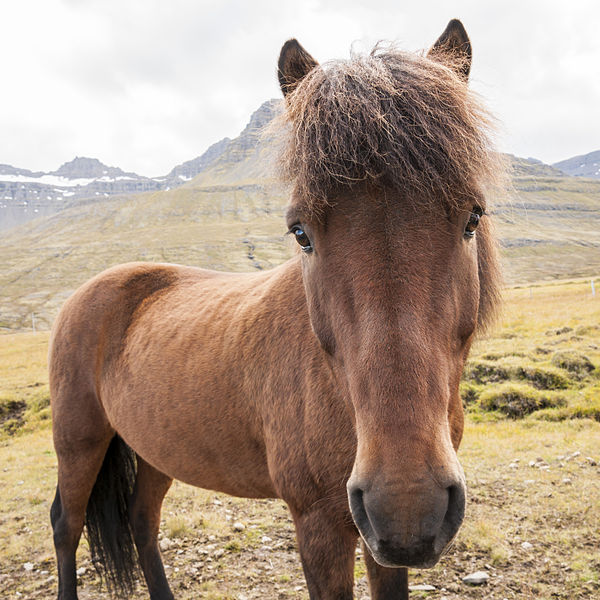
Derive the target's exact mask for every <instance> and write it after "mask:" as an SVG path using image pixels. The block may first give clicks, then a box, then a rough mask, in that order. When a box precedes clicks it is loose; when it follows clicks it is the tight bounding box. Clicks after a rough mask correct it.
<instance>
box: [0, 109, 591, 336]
mask: <svg viewBox="0 0 600 600" xmlns="http://www.w3.org/2000/svg"><path fill="white" fill-rule="evenodd" d="M279 106H280V103H279V102H277V101H270V102H267V103H265V104H264V105H263V106H262V107H261V108H260V109H259V110H258V111H257V112H256V113H255V114H254V115H253V116H252V118H251V120H250V123H249V124H248V126H247V127H246V128H245V129H244V131H243V132H242V133H241V134H240V136H238V137H237V138H235V139H233V140H222V142H219V143H218V144H217V145H215V146H214V147H211V148H212V150H211V149H209V150H208V151H207V153H206V154H207V156H205V158H204V159H202V157H199V159H195V161H196V162H195V165H188V166H189V169H190V170H188V171H185V169H186V168H188V167H186V166H184V165H185V163H184V165H181V170H179V171H178V170H176V169H174V170H173V171H172V174H173V176H174V177H178V178H180V179H181V180H182V181H183V179H182V178H181V177H179V176H180V175H183V177H188V176H191V175H186V174H185V173H193V172H194V169H195V168H200V171H199V172H198V174H197V175H196V176H195V177H194V178H193V179H192V180H190V181H187V182H186V183H184V184H183V185H181V186H180V187H177V188H175V189H170V190H164V191H156V192H147V193H141V194H123V195H117V196H113V197H102V198H91V199H90V198H88V199H80V200H73V201H72V202H71V203H70V205H69V206H68V208H66V209H64V210H62V211H61V212H58V213H55V214H52V215H49V216H47V217H42V218H38V219H36V220H34V221H31V222H28V223H26V224H24V225H21V226H19V227H16V228H13V229H10V230H8V231H6V232H5V234H4V235H3V236H1V237H0V255H1V256H2V257H3V269H2V270H1V271H0V329H23V328H27V327H31V322H32V313H33V314H35V321H36V323H37V326H38V327H42V328H45V327H49V326H50V324H51V322H52V320H53V318H54V316H55V315H56V313H57V311H58V309H59V307H60V305H61V304H62V302H63V301H64V299H65V298H66V297H67V296H68V295H69V294H70V293H71V292H72V291H73V290H74V289H75V288H76V287H77V286H79V285H80V284H81V283H83V282H84V281H85V280H86V279H88V278H89V277H91V276H92V275H94V274H95V273H97V272H99V271H101V270H103V269H105V268H107V267H109V266H111V265H113V264H117V263H120V262H126V261H132V260H151V261H167V262H178V263H186V264H195V265H198V266H204V267H208V268H214V269H220V270H234V271H246V270H252V269H262V268H269V267H271V266H274V265H276V264H279V263H281V262H282V261H283V260H285V259H286V258H287V257H288V256H290V255H291V253H292V252H293V251H294V248H293V244H292V243H291V242H290V243H286V242H285V241H284V235H283V234H284V232H285V222H284V210H285V206H286V204H287V200H288V191H287V190H286V189H285V188H284V187H283V186H282V185H281V184H279V183H278V182H277V180H276V178H275V177H274V172H275V168H274V161H275V155H276V148H275V145H274V142H273V140H272V139H270V138H269V137H266V136H265V135H264V132H263V131H262V128H263V126H264V125H265V124H267V123H268V122H270V120H271V119H272V117H273V115H274V114H276V112H277V110H279ZM190 162H194V161H190ZM511 164H512V168H513V184H512V191H511V192H510V194H507V196H506V197H501V198H497V199H496V202H495V206H494V208H493V213H494V215H495V220H496V222H497V225H498V230H499V235H500V239H501V242H502V246H503V248H502V253H503V258H504V266H505V272H506V279H507V282H508V283H521V284H525V283H528V282H535V281H539V280H543V279H554V278H565V277H582V276H592V275H597V274H598V273H599V272H600V180H597V179H583V178H579V177H577V178H575V177H568V176H564V175H562V174H561V172H560V171H558V170H557V169H556V168H554V167H551V166H549V165H544V164H543V163H540V162H539V161H535V160H532V159H522V158H517V157H512V158H511Z"/></svg>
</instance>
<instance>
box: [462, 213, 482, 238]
mask: <svg viewBox="0 0 600 600" xmlns="http://www.w3.org/2000/svg"><path fill="white" fill-rule="evenodd" d="M482 216H483V210H482V209H481V207H479V206H475V207H473V210H472V211H471V214H470V215H469V220H468V221H467V225H466V226H465V237H467V238H472V237H473V236H474V235H475V230H476V229H477V226H478V225H479V221H481V217H482Z"/></svg>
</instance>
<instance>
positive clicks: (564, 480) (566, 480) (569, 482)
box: [562, 477, 573, 485]
mask: <svg viewBox="0 0 600 600" xmlns="http://www.w3.org/2000/svg"><path fill="white" fill-rule="evenodd" d="M562 482H563V483H564V484H565V485H571V484H572V483H573V481H572V480H571V479H569V478H568V477H565V478H564V479H563V480H562Z"/></svg>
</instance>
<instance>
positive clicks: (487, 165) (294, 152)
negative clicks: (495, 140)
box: [282, 46, 501, 212]
mask: <svg viewBox="0 0 600 600" xmlns="http://www.w3.org/2000/svg"><path fill="white" fill-rule="evenodd" d="M443 60H445V61H446V62H445V63H444V62H440V61H443ZM449 61H450V58H449V57H446V58H445V57H443V56H442V57H436V60H435V61H434V60H431V59H429V58H426V57H425V56H421V55H418V54H411V53H407V52H401V51H398V50H395V49H382V48H381V47H379V46H378V47H376V48H375V49H374V50H373V51H372V52H371V53H370V54H368V55H366V56H353V57H352V58H351V59H350V60H346V61H342V60H339V61H331V62H328V63H325V64H323V65H319V66H317V67H316V68H314V69H313V70H312V71H311V72H310V73H309V74H308V75H307V76H306V77H304V78H303V79H302V80H301V81H300V82H299V84H298V85H297V87H296V89H295V90H294V91H293V92H292V93H290V94H289V95H288V96H287V98H286V100H287V110H286V111H285V113H284V115H283V118H284V120H285V121H286V122H287V124H288V125H289V126H290V128H291V131H290V132H289V137H288V143H287V147H286V149H285V151H284V153H283V156H282V167H283V169H282V170H283V176H284V178H285V179H287V180H288V181H290V182H291V183H293V185H294V188H295V192H296V193H295V194H294V195H295V197H296V198H300V199H302V200H301V201H302V203H306V204H307V208H308V209H310V210H315V211H317V212H319V210H320V208H322V206H320V205H322V204H323V203H327V201H328V199H331V198H332V197H333V196H336V195H338V194H339V193H340V192H343V188H347V187H349V186H353V185H355V184H357V183H365V184H374V185H375V186H377V187H385V188H388V189H395V190H399V191H401V192H402V193H403V194H404V195H405V196H407V197H410V198H412V199H415V200H416V199H420V200H426V201H435V202H440V201H441V202H444V203H445V204H446V205H456V204H459V205H462V204H463V203H465V202H472V201H473V200H476V201H479V202H481V199H482V197H483V198H485V196H486V190H487V188H489V187H490V185H493V184H494V183H495V182H496V180H497V175H498V173H500V172H501V169H499V168H498V160H497V154H496V153H495V152H494V151H493V147H492V144H491V141H490V133H491V132H492V130H493V119H492V118H491V117H490V115H489V113H488V112H487V111H486V110H485V109H484V108H483V107H482V105H481V104H480V102H479V100H478V99H477V97H476V96H475V95H474V94H473V93H472V92H471V91H470V90H469V88H468V87H467V85H466V84H465V82H464V81H463V80H462V79H461V78H460V77H459V76H458V75H457V74H456V72H455V71H454V70H453V68H452V67H453V66H455V65H452V64H450V62H449Z"/></svg>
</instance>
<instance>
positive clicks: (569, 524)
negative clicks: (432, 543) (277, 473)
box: [0, 280, 600, 600]
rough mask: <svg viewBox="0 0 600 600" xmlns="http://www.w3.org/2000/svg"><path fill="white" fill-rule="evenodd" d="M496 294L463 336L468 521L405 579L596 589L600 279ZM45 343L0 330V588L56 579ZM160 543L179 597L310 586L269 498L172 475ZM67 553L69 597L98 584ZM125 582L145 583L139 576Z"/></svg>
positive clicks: (87, 594) (557, 594) (461, 593)
mask: <svg viewBox="0 0 600 600" xmlns="http://www.w3.org/2000/svg"><path fill="white" fill-rule="evenodd" d="M596 287H597V288H600V281H598V280H596ZM505 295H506V303H505V308H504V314H503V316H502V319H501V322H500V324H499V325H498V326H497V327H496V328H495V330H494V331H493V332H492V333H490V334H489V335H488V336H487V337H485V338H483V339H481V340H478V341H477V342H476V344H475V346H474V348H473V351H472V353H471V357H470V359H469V362H468V365H467V367H466V369H465V375H464V377H463V381H462V383H461V388H462V394H463V399H464V404H465V410H466V414H467V426H466V430H465V436H464V440H463V444H462V446H461V450H460V453H459V455H460V458H461V461H462V463H463V466H464V468H465V472H466V475H467V481H468V488H469V501H468V507H467V516H466V519H465V523H464V525H463V527H462V529H461V532H460V534H459V536H458V538H457V540H456V541H455V543H454V547H453V548H452V549H451V550H450V552H449V553H448V554H447V555H446V556H445V557H444V558H443V559H442V561H441V562H440V564H439V565H438V566H436V567H435V568H434V569H431V570H427V571H412V572H411V577H410V580H411V584H412V585H417V584H428V585H430V586H433V587H434V588H435V589H433V590H430V591H426V590H418V589H415V591H413V592H412V597H414V598H421V597H423V598H434V599H440V600H441V599H442V598H447V599H452V600H457V599H459V598H486V599H487V598H490V599H503V598H533V597H536V598H539V599H551V598H552V599H555V598H564V599H583V598H590V599H591V598H598V597H600V555H599V554H598V548H599V547H600V467H599V466H598V463H600V293H598V294H597V295H596V297H592V295H591V289H590V282H589V280H585V281H583V280H579V281H570V282H554V283H544V284H539V285H531V286H526V287H514V288H510V289H508V290H507V291H506V294H505ZM47 342H48V333H47V332H39V333H15V334H7V335H2V336H0V422H1V423H0V539H1V540H2V544H1V545H0V589H2V594H1V595H2V597H3V598H4V597H6V598H17V597H19V598H44V599H45V598H53V597H55V594H56V585H57V581H56V568H55V564H54V552H53V548H52V535H51V529H50V524H49V517H48V514H49V509H50V503H51V501H52V497H53V494H54V487H55V484H56V457H55V455H54V452H53V449H52V442H51V432H50V416H49V407H48V401H49V399H48V384H47V372H46V353H47ZM234 523H236V524H237V523H241V524H242V525H243V529H242V528H240V527H239V526H238V527H234V526H233V525H234ZM240 529H241V530H240ZM161 549H162V551H163V556H164V560H165V563H166V565H167V568H166V569H167V574H168V576H169V579H170V581H171V584H172V587H173V590H174V592H175V594H176V597H177V598H180V599H182V600H186V599H191V598H206V599H213V600H217V599H221V600H234V599H237V600H249V599H253V598H304V599H305V598H307V597H308V596H307V593H306V588H305V584H304V580H303V577H302V571H301V567H300V561H299V558H298V555H297V553H296V550H295V541H294V535H293V529H292V524H291V520H290V518H289V515H288V513H287V511H286V509H285V506H284V505H283V503H281V502H279V501H274V500H273V501H271V500H266V501H250V500H244V499H239V498H231V497H228V496H223V495H221V494H215V493H213V492H210V491H205V490H199V489H195V488H191V487H189V486H186V485H184V484H180V483H175V484H174V486H173V488H172V489H171V491H170V492H169V494H168V495H167V498H166V500H165V506H164V510H163V522H162V527H161ZM78 566H79V567H80V571H79V581H80V589H81V596H80V597H82V598H90V599H91V598H99V599H102V598H108V597H109V596H108V595H107V593H106V590H105V588H104V587H102V586H101V584H100V582H99V579H98V576H97V575H96V573H95V570H94V568H93V566H92V565H91V563H90V561H89V555H88V551H87V547H86V544H85V541H83V542H82V544H81V547H80V550H79V563H78ZM474 571H485V572H487V573H488V575H489V580H488V582H487V583H486V584H485V585H482V586H470V585H468V584H466V583H464V582H463V581H462V578H463V577H464V576H465V575H468V574H469V573H472V572H474ZM355 573H356V578H357V584H356V586H357V587H356V597H357V598H368V595H367V594H368V591H367V586H366V579H365V569H364V564H363V560H362V557H361V555H360V553H359V554H358V555H357V561H356V568H355ZM135 597H136V598H140V599H141V598H146V597H147V594H146V591H145V587H144V586H143V585H141V584H140V585H139V587H138V592H137V593H136V595H135Z"/></svg>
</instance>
